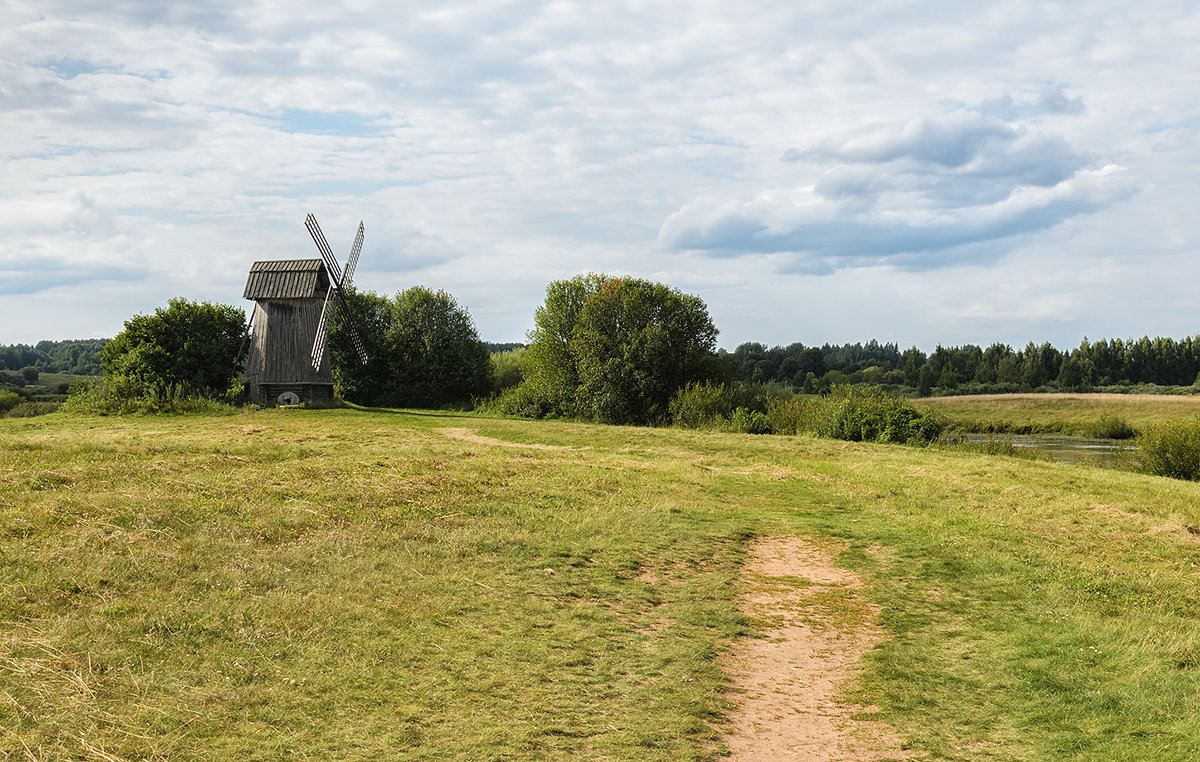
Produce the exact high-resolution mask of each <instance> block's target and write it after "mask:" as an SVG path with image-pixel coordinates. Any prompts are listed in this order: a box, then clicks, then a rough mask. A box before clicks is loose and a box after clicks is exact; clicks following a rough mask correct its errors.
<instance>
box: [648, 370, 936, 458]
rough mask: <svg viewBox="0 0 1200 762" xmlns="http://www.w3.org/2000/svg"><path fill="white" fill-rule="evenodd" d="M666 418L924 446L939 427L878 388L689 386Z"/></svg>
mask: <svg viewBox="0 0 1200 762" xmlns="http://www.w3.org/2000/svg"><path fill="white" fill-rule="evenodd" d="M670 412H671V417H672V420H673V421H674V423H675V425H677V426H681V427H683V428H709V429H718V430H724V431H734V432H740V433H750V434H799V433H802V432H811V433H813V434H816V435H817V436H821V437H828V438H830V439H845V440H849V441H856V442H857V441H864V442H900V443H914V444H928V443H929V442H933V441H935V440H936V439H937V438H938V435H939V434H940V433H941V431H942V428H943V424H942V423H941V422H940V420H939V419H938V418H937V416H935V415H932V414H930V413H927V412H922V411H920V410H918V409H917V408H916V407H914V406H913V405H912V403H911V402H909V401H907V400H904V399H901V398H899V397H894V396H892V395H890V394H888V393H887V392H885V391H883V390H882V389H880V388H878V387H856V386H848V385H842V386H836V387H834V388H833V389H832V390H831V391H830V392H829V393H828V394H826V395H824V396H822V397H819V398H812V399H810V398H806V397H802V396H799V395H793V394H791V393H786V394H781V393H779V392H778V391H777V390H776V389H774V388H765V387H764V388H754V387H753V386H750V385H746V386H741V385H724V384H691V385H689V386H688V387H686V388H684V389H682V390H681V391H680V392H679V393H678V394H676V395H675V397H674V399H672V400H671V408H670Z"/></svg>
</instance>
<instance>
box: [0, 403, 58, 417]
mask: <svg viewBox="0 0 1200 762" xmlns="http://www.w3.org/2000/svg"><path fill="white" fill-rule="evenodd" d="M61 405H62V403H61V402H22V403H21V404H20V405H17V406H16V407H14V408H13V409H12V410H9V411H8V413H7V414H6V415H5V416H4V417H5V418H32V417H34V416H35V415H46V414H47V413H53V412H54V411H56V410H58V408H59V406H61Z"/></svg>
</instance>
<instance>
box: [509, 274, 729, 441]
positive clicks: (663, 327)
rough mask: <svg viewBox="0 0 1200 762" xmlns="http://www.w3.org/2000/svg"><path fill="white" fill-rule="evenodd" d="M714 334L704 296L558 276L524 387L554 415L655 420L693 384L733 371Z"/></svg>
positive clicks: (636, 282) (539, 316)
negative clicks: (718, 354) (717, 352)
mask: <svg viewBox="0 0 1200 762" xmlns="http://www.w3.org/2000/svg"><path fill="white" fill-rule="evenodd" d="M716 337H717V329H716V328H715V327H714V326H713V323H712V320H711V319H710V318H709V316H708V308H707V307H706V306H705V305H704V302H703V301H701V300H700V299H699V297H696V296H692V295H689V294H683V293H681V292H679V291H678V290H676V289H673V288H670V287H668V286H665V285H662V284H660V283H652V282H650V281H646V280H641V279H638V278H611V277H608V276H605V275H597V274H588V275H580V276H577V277H575V278H572V279H571V280H567V281H555V282H554V283H551V284H550V286H549V287H548V288H547V289H546V302H545V304H544V305H543V306H542V307H540V308H539V309H538V310H537V313H536V315H535V327H534V330H532V331H530V333H529V340H530V346H529V351H528V353H527V354H526V356H525V363H524V372H525V378H526V380H525V382H524V384H523V387H524V388H523V389H522V393H523V394H524V395H526V396H527V397H534V398H537V399H538V401H539V402H540V403H541V406H542V407H543V408H545V409H546V410H547V411H548V412H549V413H551V414H557V415H575V416H581V417H585V418H590V419H593V420H598V421H604V422H606V423H643V424H644V423H657V422H660V421H663V420H665V418H666V416H667V408H668V403H669V402H670V400H671V396H672V395H673V394H675V392H677V391H678V390H679V389H681V388H683V387H684V386H685V385H686V384H688V383H689V382H693V381H706V380H709V379H713V378H716V377H723V376H724V375H726V373H727V369H726V367H725V366H726V363H727V360H726V361H722V360H719V359H718V358H717V357H716V355H715V354H714V349H715V347H716Z"/></svg>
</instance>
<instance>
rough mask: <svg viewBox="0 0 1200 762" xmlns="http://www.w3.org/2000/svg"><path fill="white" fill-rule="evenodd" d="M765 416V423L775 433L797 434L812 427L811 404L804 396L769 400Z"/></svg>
mask: <svg viewBox="0 0 1200 762" xmlns="http://www.w3.org/2000/svg"><path fill="white" fill-rule="evenodd" d="M766 417H767V425H768V426H770V427H771V431H773V432H775V433H776V434H799V433H800V432H802V431H808V430H810V429H811V428H812V424H811V406H810V403H809V402H808V401H807V400H806V399H805V398H804V397H799V396H796V397H789V398H788V399H772V400H770V401H769V402H768V403H767V412H766Z"/></svg>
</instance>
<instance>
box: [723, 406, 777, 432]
mask: <svg viewBox="0 0 1200 762" xmlns="http://www.w3.org/2000/svg"><path fill="white" fill-rule="evenodd" d="M729 430H730V431H733V432H736V433H738V434H770V433H771V425H770V424H769V423H768V422H767V416H766V415H764V414H762V413H760V412H758V411H757V410H748V409H746V408H744V407H739V408H738V409H737V410H734V411H733V415H731V416H730V417H729Z"/></svg>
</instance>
